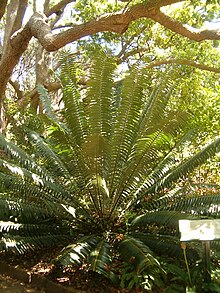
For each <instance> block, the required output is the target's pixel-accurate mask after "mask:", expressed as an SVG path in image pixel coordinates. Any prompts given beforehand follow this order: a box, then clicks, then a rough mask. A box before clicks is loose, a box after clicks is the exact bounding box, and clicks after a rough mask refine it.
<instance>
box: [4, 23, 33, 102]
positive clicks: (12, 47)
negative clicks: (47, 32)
mask: <svg viewBox="0 0 220 293" xmlns="http://www.w3.org/2000/svg"><path fill="white" fill-rule="evenodd" d="M31 37H32V35H31V31H30V29H29V28H28V27H27V26H26V27H25V28H23V29H22V30H20V31H18V32H17V33H16V34H15V35H14V36H12V38H11V40H10V42H9V45H8V50H7V51H5V54H4V56H2V59H1V61H0V72H4V74H0V100H1V99H2V97H3V94H4V91H5V87H6V84H7V82H8V80H9V78H10V77H11V74H12V72H13V69H14V67H15V66H16V65H17V63H18V61H19V59H20V57H21V55H22V54H23V52H24V51H25V50H26V49H27V46H28V44H29V41H30V39H31Z"/></svg>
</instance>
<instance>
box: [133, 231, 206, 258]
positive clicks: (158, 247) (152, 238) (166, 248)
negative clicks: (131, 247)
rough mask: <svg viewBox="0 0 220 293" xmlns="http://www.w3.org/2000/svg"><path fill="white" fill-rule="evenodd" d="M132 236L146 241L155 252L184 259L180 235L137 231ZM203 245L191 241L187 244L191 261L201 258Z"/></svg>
mask: <svg viewBox="0 0 220 293" xmlns="http://www.w3.org/2000/svg"><path fill="white" fill-rule="evenodd" d="M131 236H133V237H135V238H136V239H139V241H141V242H143V243H145V244H146V245H147V246H148V247H149V248H150V249H151V250H152V251H153V252H154V253H155V254H157V255H162V256H163V255H166V256H169V257H172V258H178V259H182V257H183V250H182V248H181V245H180V241H179V238H178V237H173V236H169V235H163V236H159V235H152V234H151V233H135V234H132V233H131ZM200 254H201V246H200V245H195V244H192V243H189V244H188V245H187V256H188V258H189V259H190V261H196V260H198V259H199V258H200Z"/></svg>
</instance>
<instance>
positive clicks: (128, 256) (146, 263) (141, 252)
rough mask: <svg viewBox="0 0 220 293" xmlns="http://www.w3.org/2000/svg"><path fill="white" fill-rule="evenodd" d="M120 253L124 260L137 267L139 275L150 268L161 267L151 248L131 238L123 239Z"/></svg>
mask: <svg viewBox="0 0 220 293" xmlns="http://www.w3.org/2000/svg"><path fill="white" fill-rule="evenodd" d="M119 253H120V256H121V257H122V259H123V260H125V261H126V262H128V263H131V264H133V265H134V266H135V268H136V271H137V273H141V272H142V271H143V270H145V269H146V268H149V267H150V268H151V269H153V268H154V267H157V268H158V267H160V263H159V262H158V260H157V259H156V258H155V257H154V256H153V253H152V251H151V250H150V249H149V247H148V246H146V245H145V244H144V243H143V242H141V241H139V240H137V239H136V238H133V237H131V236H126V237H124V238H123V239H122V241H121V243H120V246H119Z"/></svg>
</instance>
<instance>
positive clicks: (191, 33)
mask: <svg viewBox="0 0 220 293" xmlns="http://www.w3.org/2000/svg"><path fill="white" fill-rule="evenodd" d="M175 2H181V1H174V0H167V1H166V0H165V1H161V0H157V1H149V2H148V3H146V4H137V5H134V6H132V7H131V8H129V9H128V10H127V11H125V12H123V13H122V12H118V13H114V14H108V15H104V16H102V17H100V18H98V19H94V20H91V21H89V22H86V23H84V24H80V25H75V26H74V27H72V28H71V29H68V30H66V31H64V32H61V33H58V34H54V33H53V32H52V31H51V29H50V27H49V25H48V24H47V23H46V21H45V17H44V16H43V15H41V14H39V13H36V14H34V15H33V16H32V18H31V20H30V22H29V27H30V29H31V32H32V35H33V36H35V37H36V38H37V39H38V40H39V42H40V43H41V44H42V46H43V47H44V48H45V49H46V50H48V51H56V50H58V49H59V48H61V47H63V46H65V45H66V44H68V43H71V42H74V41H76V40H78V39H80V38H82V37H85V36H89V35H93V34H95V33H98V32H104V31H110V32H116V33H121V34H122V33H123V32H125V31H126V30H127V28H128V26H129V24H130V23H131V22H132V21H134V20H137V19H139V18H143V17H145V18H150V19H153V20H155V21H157V22H159V23H161V24H162V25H163V26H165V27H167V28H169V29H171V30H172V31H173V32H175V33H178V34H180V35H183V36H186V37H187V38H189V39H191V40H195V41H202V40H205V39H207V40H219V39H220V32H219V31H208V30H205V31H195V29H193V28H190V27H186V26H184V25H183V24H181V23H179V22H177V21H176V20H174V19H172V18H170V17H169V16H167V15H165V14H164V13H162V12H161V11H160V10H159V8H160V7H162V6H165V5H168V4H172V3H175Z"/></svg>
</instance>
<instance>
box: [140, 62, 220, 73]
mask: <svg viewBox="0 0 220 293" xmlns="http://www.w3.org/2000/svg"><path fill="white" fill-rule="evenodd" d="M165 64H179V65H188V66H192V67H196V68H199V69H201V70H206V71H210V72H215V73H220V68H217V67H213V66H207V65H204V64H200V63H198V62H196V61H192V60H187V59H175V58H171V59H166V60H158V61H154V62H151V63H150V64H148V65H147V66H146V67H145V68H147V69H150V68H153V67H157V66H160V65H165Z"/></svg>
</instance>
